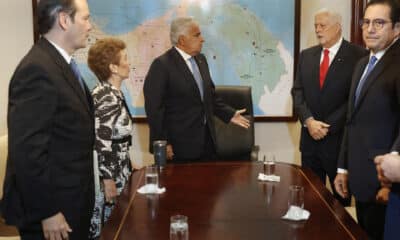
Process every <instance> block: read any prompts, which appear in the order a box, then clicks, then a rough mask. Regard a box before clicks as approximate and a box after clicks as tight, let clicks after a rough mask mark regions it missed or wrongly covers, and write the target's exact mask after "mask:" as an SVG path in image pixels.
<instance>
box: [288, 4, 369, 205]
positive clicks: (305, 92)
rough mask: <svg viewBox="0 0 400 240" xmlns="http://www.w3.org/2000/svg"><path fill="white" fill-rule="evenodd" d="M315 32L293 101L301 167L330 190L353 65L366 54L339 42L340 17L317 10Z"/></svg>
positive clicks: (299, 70)
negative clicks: (313, 41) (297, 119)
mask: <svg viewBox="0 0 400 240" xmlns="http://www.w3.org/2000/svg"><path fill="white" fill-rule="evenodd" d="M314 27H315V34H316V37H317V39H318V42H319V44H318V45H317V46H314V47H311V48H308V49H306V50H304V51H302V52H301V54H300V58H299V63H298V68H297V75H296V80H295V82H294V85H293V89H292V96H293V102H294V107H295V111H296V114H297V115H298V116H299V119H300V122H301V124H302V126H303V127H302V129H301V139H300V151H301V162H302V166H303V167H307V168H310V169H311V170H312V171H313V172H314V173H315V174H316V175H317V176H318V177H319V178H320V179H321V181H322V182H324V183H325V179H326V176H328V178H329V181H330V183H331V185H333V181H334V179H335V176H336V169H337V159H338V155H339V151H340V143H341V140H342V136H343V129H344V123H345V119H346V110H347V101H348V97H349V94H348V93H349V90H350V85H351V75H352V73H353V69H354V67H355V65H356V63H357V61H358V60H360V59H361V58H362V57H363V56H365V55H367V53H368V52H367V51H366V50H365V49H363V48H362V47H359V46H355V45H353V44H351V43H349V42H348V41H346V40H344V39H343V37H342V24H341V16H340V15H339V14H337V13H335V12H332V11H329V10H327V9H321V10H319V11H318V12H317V13H316V14H315V20H314ZM333 193H334V196H335V197H336V198H337V199H338V200H339V201H340V203H341V204H342V205H344V206H347V205H350V197H346V198H342V197H341V196H340V195H339V194H337V193H336V191H333Z"/></svg>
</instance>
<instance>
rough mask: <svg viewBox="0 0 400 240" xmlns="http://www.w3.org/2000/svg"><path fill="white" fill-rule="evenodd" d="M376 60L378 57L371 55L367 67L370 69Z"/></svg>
mask: <svg viewBox="0 0 400 240" xmlns="http://www.w3.org/2000/svg"><path fill="white" fill-rule="evenodd" d="M376 60H378V59H377V58H376V57H375V55H372V56H371V58H370V59H369V62H368V69H370V68H371V67H373V66H374V65H375V63H376Z"/></svg>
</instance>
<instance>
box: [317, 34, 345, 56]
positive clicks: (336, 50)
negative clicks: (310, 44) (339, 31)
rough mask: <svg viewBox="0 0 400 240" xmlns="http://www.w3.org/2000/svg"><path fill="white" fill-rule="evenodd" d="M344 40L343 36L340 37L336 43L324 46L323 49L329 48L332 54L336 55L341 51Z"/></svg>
mask: <svg viewBox="0 0 400 240" xmlns="http://www.w3.org/2000/svg"><path fill="white" fill-rule="evenodd" d="M342 42H343V37H340V38H339V41H337V42H336V43H335V44H333V46H332V47H330V48H322V51H324V50H325V49H328V50H329V53H330V54H333V55H336V53H337V52H338V51H339V48H340V46H341V45H342Z"/></svg>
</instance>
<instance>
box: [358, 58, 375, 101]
mask: <svg viewBox="0 0 400 240" xmlns="http://www.w3.org/2000/svg"><path fill="white" fill-rule="evenodd" d="M376 60H378V59H377V58H376V57H375V56H374V55H372V57H371V58H370V59H369V62H368V65H367V71H366V72H365V74H364V76H363V77H362V78H361V80H360V82H359V83H358V86H357V89H356V99H355V106H357V104H358V98H359V96H360V93H361V90H362V88H363V85H364V83H365V79H367V77H368V75H369V74H370V73H371V71H372V69H374V65H375V62H376Z"/></svg>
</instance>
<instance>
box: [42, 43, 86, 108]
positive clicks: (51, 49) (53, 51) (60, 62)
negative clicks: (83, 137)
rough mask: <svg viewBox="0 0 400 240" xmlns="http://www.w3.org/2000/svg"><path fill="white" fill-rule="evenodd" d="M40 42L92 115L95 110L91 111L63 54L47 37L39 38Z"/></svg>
mask: <svg viewBox="0 0 400 240" xmlns="http://www.w3.org/2000/svg"><path fill="white" fill-rule="evenodd" d="M39 44H40V45H41V46H42V47H43V48H44V49H45V50H46V52H48V53H49V54H50V55H51V58H52V59H54V62H55V63H56V64H57V65H58V66H59V67H60V69H61V70H62V72H63V75H64V76H65V79H66V80H67V82H68V84H69V85H70V86H71V88H72V89H73V90H74V92H75V94H76V95H77V96H78V98H79V99H80V101H81V102H82V104H83V105H84V106H85V109H86V110H87V111H88V113H89V114H90V115H92V112H93V111H91V109H90V106H89V105H90V104H89V101H88V98H87V97H86V96H85V94H84V92H83V91H82V87H81V86H80V84H79V82H78V79H76V77H75V75H74V73H73V71H72V69H71V67H70V66H69V65H68V63H67V62H66V61H65V59H64V58H63V57H62V56H61V54H60V53H59V52H58V51H57V49H55V47H54V46H53V45H51V43H50V42H49V41H48V40H47V39H45V38H41V39H40V40H39ZM85 91H86V89H85Z"/></svg>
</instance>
